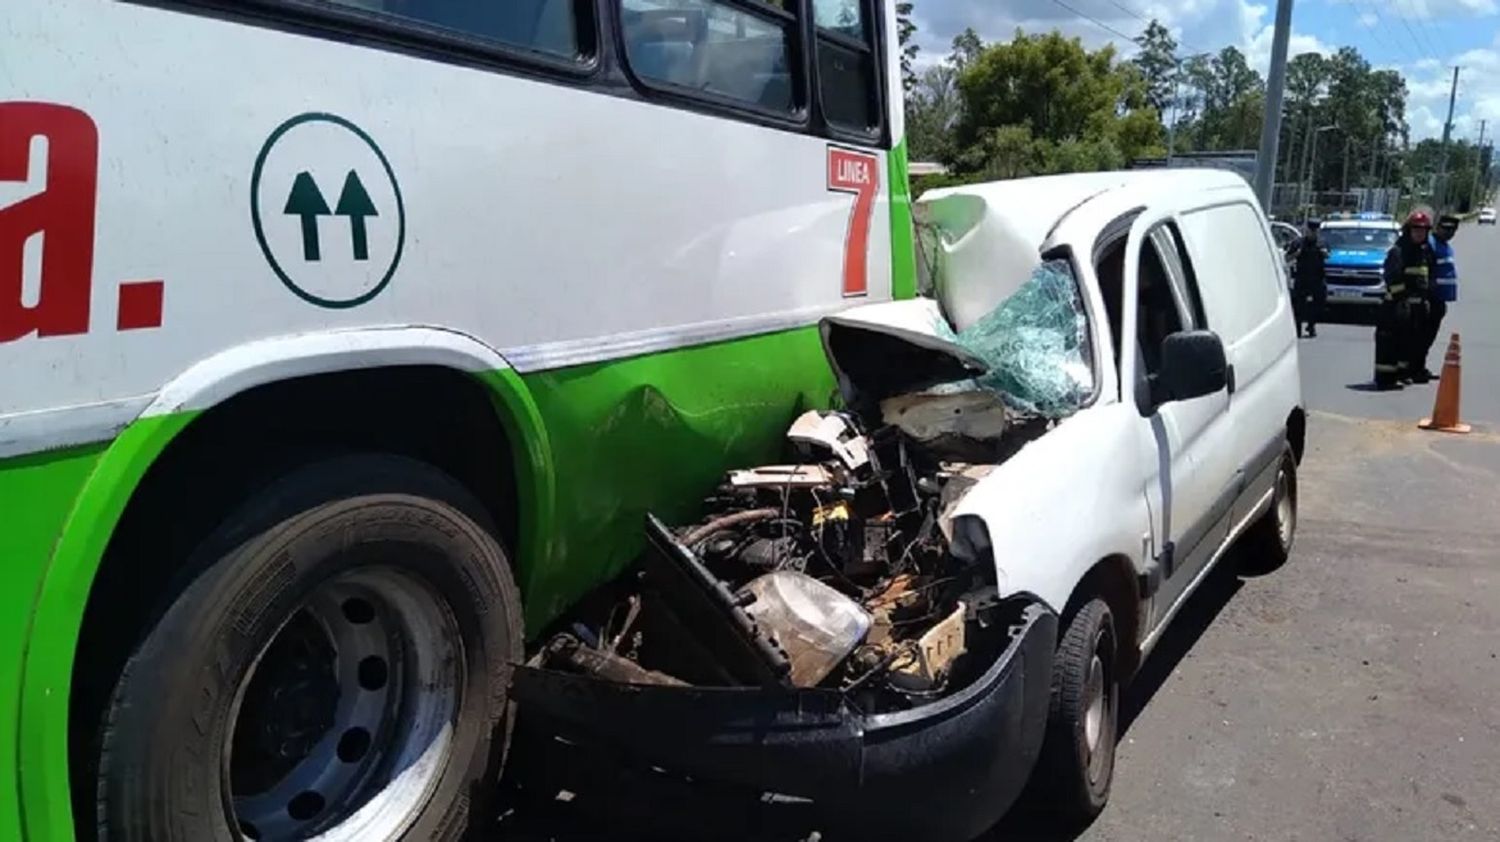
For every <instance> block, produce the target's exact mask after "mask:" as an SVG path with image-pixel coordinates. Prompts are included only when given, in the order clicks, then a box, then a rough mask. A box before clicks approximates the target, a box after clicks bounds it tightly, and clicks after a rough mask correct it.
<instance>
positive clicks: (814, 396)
mask: <svg viewBox="0 0 1500 842" xmlns="http://www.w3.org/2000/svg"><path fill="white" fill-rule="evenodd" d="M525 380H526V385H527V386H528V387H529V389H530V391H531V394H532V396H533V398H534V399H535V400H536V404H537V407H538V408H539V409H540V411H541V413H542V415H543V417H545V418H546V420H547V432H548V436H549V438H550V440H551V446H552V456H553V460H554V469H555V478H556V483H557V510H556V512H557V514H556V520H555V521H554V523H553V525H552V527H551V529H549V530H548V532H549V533H550V538H551V541H550V545H549V548H548V549H549V554H548V555H547V556H546V557H542V558H531V559H525V560H524V561H523V568H524V569H523V574H524V580H523V581H522V583H521V587H522V591H523V595H524V602H525V605H526V620H527V629H528V631H530V632H532V633H535V632H537V631H539V630H540V628H541V626H542V625H544V624H545V623H546V622H547V621H549V620H551V619H552V618H553V617H555V616H556V615H557V614H558V613H559V612H560V611H562V610H563V609H564V608H566V607H567V606H568V605H569V604H570V603H571V602H572V601H573V600H575V599H577V598H578V597H580V596H582V595H583V594H584V593H586V592H587V591H588V590H589V589H590V588H591V587H593V586H595V585H597V584H598V583H599V582H600V581H602V580H603V579H604V578H606V577H608V576H610V575H613V574H615V573H618V572H619V571H620V570H621V569H622V568H623V567H624V566H625V565H626V564H628V563H629V562H630V561H631V560H632V559H634V558H635V556H636V554H637V553H638V552H639V551H640V549H641V547H642V543H643V540H642V539H643V535H644V533H643V532H642V524H643V523H644V519H645V514H646V513H647V512H648V511H650V512H655V513H657V514H659V515H661V516H662V517H663V518H666V519H667V521H668V522H672V521H674V520H685V519H688V518H691V517H694V516H695V515H696V514H697V512H696V511H695V508H694V507H696V505H697V501H699V500H701V499H702V497H703V495H704V494H705V493H706V492H707V491H709V490H710V489H712V488H713V486H714V484H715V483H717V482H718V481H719V480H720V479H721V477H722V476H723V472H724V470H725V469H726V468H729V467H732V466H736V465H740V466H743V465H753V464H764V463H766V462H770V461H777V460H780V459H784V458H785V439H784V438H783V436H784V434H785V432H786V429H787V426H788V425H789V424H790V423H791V421H792V420H793V419H794V418H795V417H796V416H797V415H798V414H799V413H801V412H803V411H805V410H807V409H813V408H821V407H826V406H828V405H829V403H830V401H831V400H832V398H833V396H834V393H835V388H836V387H835V384H834V381H833V375H832V373H831V372H830V371H829V368H828V363H827V361H826V360H825V359H824V357H823V351H822V345H821V343H820V340H819V338H818V333H817V330H816V329H815V328H801V329H798V330H793V331H787V332H784V333H780V334H773V335H769V336H760V337H754V338H750V339H741V340H736V341H733V342H723V343H718V344H715V345H706V346H701V347H698V348H692V349H685V350H681V351H675V352H671V353H665V354H656V355H652V356H647V357H640V358H636V359H632V360H626V361H620V362H613V363H605V364H599V365H586V366H578V367H574V368H566V369H560V370H557V371H550V372H545V373H541V374H534V375H530V376H527V377H526V378H525Z"/></svg>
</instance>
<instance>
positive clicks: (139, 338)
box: [0, 0, 892, 423]
mask: <svg viewBox="0 0 1500 842" xmlns="http://www.w3.org/2000/svg"><path fill="white" fill-rule="evenodd" d="M0 32H3V33H6V34H5V43H4V47H3V49H0V62H4V64H3V65H0V67H3V75H4V78H6V79H7V90H6V92H5V96H6V97H7V98H9V99H12V100H14V101H15V102H12V103H6V104H0V108H6V107H7V106H9V107H10V110H9V111H7V112H6V113H7V114H8V115H9V116H8V117H7V118H0V149H10V150H12V151H11V152H10V157H11V158H12V159H14V160H11V161H8V162H6V163H5V167H6V172H7V175H6V177H7V178H10V177H11V176H10V175H9V173H10V172H11V171H16V170H19V171H20V172H24V173H25V180H24V182H19V183H18V182H12V181H6V182H0V241H5V242H9V240H7V239H6V238H7V237H10V238H11V239H15V238H17V237H22V238H24V237H25V236H26V235H27V234H28V232H31V231H33V230H35V231H44V232H45V234H46V237H45V239H42V238H36V237H30V238H29V240H28V243H29V244H28V246H27V248H26V252H27V256H26V258H25V261H26V262H25V270H24V271H25V272H26V276H27V282H26V284H24V285H23V286H24V287H25V288H26V290H27V292H26V293H25V294H24V295H23V298H28V299H29V298H33V297H35V298H39V299H40V301H41V305H40V307H30V308H28V306H27V304H26V303H24V302H23V303H19V304H18V302H14V301H4V302H0V323H3V324H4V325H6V326H10V327H14V328H15V330H14V331H0V347H4V349H5V354H6V357H7V361H8V365H7V371H6V373H5V375H4V381H3V382H4V385H5V388H0V417H4V416H7V415H10V414H13V413H21V412H28V411H35V410H37V409H43V408H57V407H82V406H89V405H95V404H99V403H103V402H109V401H118V400H121V399H124V398H134V397H137V396H141V395H151V394H153V393H155V392H156V391H157V390H159V389H161V388H162V385H163V384H164V383H166V382H168V381H169V380H171V379H172V378H173V377H175V376H176V375H178V374H179V373H180V372H182V371H184V370H185V369H187V368H188V367H189V366H191V365H192V364H193V363H194V362H196V361H198V360H201V359H203V358H205V357H207V356H210V355H213V354H215V353H218V352H221V351H223V350H225V349H227V348H232V347H235V346H239V345H242V344H244V343H247V342H253V341H256V340H260V339H265V338H268V337H273V336H287V335H292V334H297V333H302V332H307V331H316V330H329V329H338V328H348V327H364V326H376V325H433V326H439V327H445V328H451V329H454V330H458V331H461V332H463V333H465V334H468V335H470V336H473V337H475V338H477V339H478V340H479V341H481V342H483V343H484V344H486V345H488V346H489V347H491V348H495V349H497V350H499V351H500V352H501V354H502V355H504V356H505V358H506V359H507V360H509V361H510V362H511V363H512V364H513V365H514V366H515V367H516V368H517V370H520V371H523V372H532V371H539V370H546V369H551V368H558V367H563V366H571V365H576V364H579V363H584V362H602V361H605V360H610V359H623V358H627V357H632V356H637V355H640V354H643V353H652V352H655V351H662V350H671V349H674V348H681V347H687V346H691V345H695V344H701V343H704V342H709V341H717V340H722V339H726V338H732V337H742V336H749V335H755V334H758V333H766V332H771V331H775V330H782V329H786V328H788V327H791V326H794V325H798V324H801V325H807V324H811V323H812V322H814V321H815V320H816V319H817V318H818V316H820V315H822V314H824V313H827V312H831V311H834V310H837V309H840V308H842V307H843V306H845V305H846V304H849V303H859V302H862V301H866V300H881V299H885V298H888V297H889V296H890V289H891V261H890V253H891V242H890V240H891V235H892V226H891V221H890V205H889V199H888V197H889V195H890V188H891V185H890V184H889V183H888V181H889V179H888V176H889V174H890V170H889V169H888V167H887V165H886V152H885V151H883V150H878V149H854V150H852V152H845V151H842V145H835V144H831V143H830V142H829V141H827V140H826V139H824V138H820V137H816V136H812V135H808V134H801V133H797V132H792V131H785V130H781V129H773V128H767V127H765V126H760V125H755V124H751V123H748V122H742V121H738V120H732V119H727V118H725V117H722V116H714V115H709V114H704V113H698V112H692V111H687V110H684V109H680V108H673V107H667V106H664V105H661V104H657V103H655V102H647V101H643V100H640V99H635V98H632V97H627V96H612V95H605V94H602V93H599V92H597V91H592V90H589V89H587V88H586V87H576V86H573V85H569V84H563V83H550V82H543V81H537V80H535V79H528V78H523V77H520V76H517V75H513V74H508V73H505V72H502V71H500V70H495V69H485V68H473V67H462V66H456V65H453V64H449V63H442V62H437V61H432V60H428V59H424V58H421V57H419V56H416V55H410V54H403V53H398V52H395V51H392V50H385V49H379V48H376V47H373V46H361V45H356V44H350V43H341V42H338V41H334V40H330V39H326V38H319V37H314V36H312V35H307V34H300V33H297V32H292V31H287V30H280V29H273V28H270V27H266V26H253V25H248V24H246V23H243V22H238V21H232V20H224V19H217V18H211V17H206V16H201V15H197V14H192V13H190V12H186V11H177V10H168V9H162V8H157V7H151V6H146V5H140V4H133V3H103V2H98V0H19V2H10V3H3V4H0ZM79 56H87V57H88V60H87V61H81V60H79V59H78V57H79ZM22 117H24V118H25V119H22ZM836 149H838V150H840V151H839V152H838V154H840V155H845V156H847V155H849V154H853V155H855V156H856V157H857V158H858V159H859V160H860V161H861V166H860V168H859V169H858V170H857V172H858V173H859V175H860V176H861V177H866V175H867V174H868V175H872V176H875V177H876V180H877V181H878V184H875V185H872V186H874V187H875V195H874V196H873V197H872V199H873V201H862V200H861V199H862V197H861V196H860V195H858V194H859V193H860V192H861V191H860V190H856V189H851V187H850V185H849V184H848V183H846V182H840V181H839V178H840V177H841V175H840V173H844V172H845V171H844V170H838V169H836V168H835V167H833V166H831V162H832V160H833V157H834V155H835V150H836ZM865 161H867V162H868V163H867V164H865V163H864V162H865ZM23 164H24V166H21V165H23ZM14 200H19V201H21V202H23V203H29V204H26V205H25V206H22V205H15V204H13V201H14ZM8 205H9V206H8ZM856 208H859V209H860V210H859V211H857V210H856ZM864 208H868V209H869V210H868V213H869V218H867V219H862V220H857V219H855V215H856V213H857V212H861V213H862V212H865V211H863V209H864ZM7 216H8V218H7ZM8 228H13V229H14V230H8ZM85 229H87V231H88V232H92V234H93V236H92V237H86V236H85ZM864 231H868V240H867V243H866V248H865V254H864V255H862V256H860V257H861V258H862V259H860V260H858V261H856V260H854V259H853V258H852V257H851V255H850V254H849V250H848V247H847V246H848V244H849V243H850V242H855V243H858V242H860V241H862V240H863V235H862V234H861V235H859V236H856V235H855V234H853V233H851V232H864ZM64 234H67V235H75V239H76V240H78V241H79V242H85V243H88V242H91V243H92V248H91V250H85V251H86V252H87V251H91V254H88V253H80V252H79V251H77V250H71V251H64V250H60V249H51V250H49V248H48V247H47V244H48V243H53V242H56V241H59V240H60V239H61V237H60V236H58V235H64ZM38 244H40V246H41V247H40V248H37V247H36V246H38ZM4 257H5V262H6V263H7V264H9V263H10V261H11V260H12V259H14V257H13V255H12V254H11V253H10V252H9V251H8V250H7V251H6V253H5V254H4ZM87 258H91V259H87ZM856 262H857V263H860V264H863V265H864V266H865V267H866V269H867V277H866V278H865V279H864V281H865V282H864V283H858V284H854V285H853V286H852V287H850V286H849V285H848V284H847V282H846V279H845V277H844V268H845V266H846V264H853V263H856ZM12 269H13V267H12V266H10V265H6V266H0V272H5V273H9V272H11V271H12ZM80 273H81V274H80ZM33 285H34V286H35V287H37V289H36V291H35V292H33V291H32V286H33ZM861 288H862V289H863V290H865V291H864V292H863V293H861V292H860V290H861ZM0 290H7V287H6V285H0ZM851 291H852V295H854V296H857V297H856V298H852V299H851V298H850V297H846V292H851ZM7 294H9V293H8V290H7ZM38 309H40V310H41V311H45V312H44V313H43V312H33V311H36V310H38ZM7 313H10V314H12V315H14V316H15V317H14V318H7V316H6V314H7ZM44 315H45V318H43V316H44ZM11 322H14V325H11ZM43 322H45V324H42V323H43ZM34 327H35V328H40V330H37V329H28V328H34ZM12 333H13V334H14V335H11V334H12ZM120 420H121V422H122V423H123V422H124V421H128V420H129V419H128V417H127V418H123V419H120Z"/></svg>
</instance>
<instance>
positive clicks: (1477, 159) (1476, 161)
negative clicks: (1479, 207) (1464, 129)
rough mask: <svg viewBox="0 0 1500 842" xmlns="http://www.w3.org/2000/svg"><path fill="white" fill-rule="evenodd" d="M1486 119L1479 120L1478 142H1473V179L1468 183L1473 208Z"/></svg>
mask: <svg viewBox="0 0 1500 842" xmlns="http://www.w3.org/2000/svg"><path fill="white" fill-rule="evenodd" d="M1488 122H1489V121H1488V120H1480V121H1479V142H1478V143H1476V144H1474V180H1473V181H1472V182H1471V183H1470V184H1469V208H1470V209H1471V210H1472V209H1473V208H1474V200H1475V196H1474V194H1475V193H1477V192H1479V169H1480V166H1481V165H1482V164H1483V163H1484V124H1485V123H1488Z"/></svg>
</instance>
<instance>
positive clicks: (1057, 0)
mask: <svg viewBox="0 0 1500 842" xmlns="http://www.w3.org/2000/svg"><path fill="white" fill-rule="evenodd" d="M1052 2H1054V3H1056V4H1057V5H1059V6H1061V7H1063V8H1064V9H1067V10H1068V11H1070V12H1072V13H1073V14H1075V15H1077V16H1079V17H1081V18H1083V19H1085V20H1087V21H1090V22H1092V23H1093V24H1094V25H1095V26H1097V27H1099V28H1101V29H1105V30H1108V31H1109V32H1112V33H1114V34H1115V35H1117V36H1119V37H1121V38H1124V39H1125V40H1126V41H1131V42H1134V41H1135V38H1134V37H1133V36H1130V35H1126V34H1125V33H1123V32H1121V31H1120V30H1118V29H1115V28H1114V27H1113V26H1110V25H1109V24H1107V23H1105V22H1104V21H1102V20H1099V19H1098V18H1096V17H1094V16H1093V15H1090V14H1086V13H1084V12H1080V11H1078V10H1077V9H1075V8H1073V7H1072V6H1069V5H1068V4H1067V3H1064V2H1063V0H1052Z"/></svg>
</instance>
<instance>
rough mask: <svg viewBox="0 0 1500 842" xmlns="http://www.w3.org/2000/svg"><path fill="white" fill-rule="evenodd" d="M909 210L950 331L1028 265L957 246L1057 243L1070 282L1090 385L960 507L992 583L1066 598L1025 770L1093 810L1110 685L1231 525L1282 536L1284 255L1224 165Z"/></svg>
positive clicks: (1286, 441)
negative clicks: (928, 253) (918, 215)
mask: <svg viewBox="0 0 1500 842" xmlns="http://www.w3.org/2000/svg"><path fill="white" fill-rule="evenodd" d="M922 205H923V206H924V208H925V212H926V216H927V217H928V218H929V219H931V220H933V221H934V222H935V223H936V224H938V225H939V226H940V228H946V230H941V231H940V237H939V238H938V239H939V241H940V242H939V243H938V248H937V249H936V251H937V252H938V258H939V259H938V260H936V261H932V260H929V261H927V262H926V264H925V265H927V266H929V267H930V266H933V265H934V263H935V264H936V266H937V268H938V271H937V272H936V273H935V276H934V277H932V278H931V279H930V284H931V287H932V291H933V293H934V295H935V297H936V298H937V300H938V302H939V304H940V306H941V308H942V310H943V312H944V314H945V315H946V316H947V317H948V319H949V320H950V321H951V322H952V326H953V328H954V329H956V330H958V331H960V332H961V334H962V331H963V330H964V329H965V328H967V327H970V325H971V324H972V321H971V320H972V319H974V318H976V315H975V314H980V313H985V312H987V311H989V310H991V309H992V308H994V307H995V306H996V305H997V304H998V303H999V302H1001V301H1002V300H1004V299H1005V298H1006V296H1008V295H1010V294H1011V293H1012V290H1013V289H1014V288H1015V284H1017V283H1019V282H1020V279H1021V278H1024V277H1025V276H1024V275H1022V276H1020V278H1018V277H1017V276H1016V275H1015V273H1014V272H1012V273H1011V275H1010V276H1009V277H1007V276H1006V275H1005V274H1004V273H1000V274H997V273H994V272H988V273H987V272H986V265H994V263H995V262H996V261H995V260H993V259H990V260H985V259H982V258H981V259H979V260H975V259H974V257H973V256H971V255H970V254H969V253H974V255H975V256H977V255H981V254H984V255H994V254H997V253H1003V252H1005V251H1007V250H1011V249H1024V250H1026V251H1027V253H1028V254H1029V255H1034V256H1037V257H1040V258H1042V259H1047V258H1057V259H1059V260H1061V261H1065V262H1066V265H1067V266H1069V267H1070V268H1071V270H1072V272H1073V273H1074V274H1075V277H1076V279H1077V283H1078V288H1079V290H1080V292H1081V297H1082V303H1083V305H1084V307H1083V314H1082V315H1083V317H1084V318H1086V320H1087V324H1088V331H1087V335H1088V337H1089V340H1090V341H1089V347H1090V354H1091V364H1092V365H1091V368H1092V372H1091V374H1090V379H1091V380H1092V388H1093V391H1092V394H1090V395H1089V396H1087V397H1086V398H1085V399H1084V401H1083V402H1082V404H1081V405H1080V407H1079V408H1078V409H1077V411H1076V412H1073V413H1072V414H1071V415H1069V416H1067V417H1066V418H1063V419H1061V420H1060V421H1059V422H1058V423H1057V425H1056V427H1055V428H1054V429H1051V430H1050V431H1048V432H1047V433H1046V434H1044V435H1041V436H1040V437H1038V438H1036V439H1035V440H1034V441H1031V442H1030V443H1029V444H1027V445H1026V446H1025V447H1023V448H1022V449H1021V450H1020V451H1019V452H1018V453H1016V454H1015V455H1014V456H1013V457H1011V458H1009V459H1008V460H1006V461H1005V462H1003V463H1002V464H1000V465H999V466H998V467H997V468H996V470H995V471H994V472H993V473H991V474H990V475H989V476H988V477H986V479H985V480H984V481H983V482H981V483H980V484H978V485H977V486H976V487H975V489H974V490H973V491H971V492H969V493H968V494H967V495H966V497H965V498H964V499H963V501H962V508H961V509H960V511H959V515H960V516H962V515H963V514H970V515H973V516H975V517H976V518H977V519H978V520H979V521H980V522H982V523H983V525H984V529H983V535H984V540H986V541H987V544H988V550H989V552H990V553H991V554H992V555H993V558H994V561H995V565H996V568H997V577H998V580H999V582H1000V583H1001V590H1002V592H1007V591H1008V592H1026V593H1031V594H1034V595H1036V596H1037V597H1038V598H1039V599H1040V600H1041V601H1042V602H1044V603H1045V604H1046V605H1048V606H1049V607H1051V608H1052V609H1053V610H1055V611H1057V612H1058V613H1059V615H1060V626H1059V635H1058V647H1057V650H1056V658H1055V661H1054V672H1053V693H1052V698H1051V709H1050V712H1049V726H1048V732H1047V736H1046V743H1045V745H1044V747H1043V750H1042V755H1041V759H1040V761H1039V763H1040V765H1039V767H1038V768H1039V771H1038V772H1037V773H1035V774H1039V775H1043V776H1044V779H1045V780H1047V781H1051V782H1053V784H1054V789H1055V794H1056V795H1057V796H1058V797H1059V798H1060V799H1063V800H1064V802H1065V803H1068V804H1070V805H1071V806H1072V807H1073V808H1074V809H1076V810H1077V811H1078V812H1081V813H1085V814H1093V813H1097V812H1098V810H1100V809H1101V808H1102V807H1103V805H1104V802H1105V800H1106V798H1107V796H1108V793H1109V786H1110V778H1111V773H1112V769H1113V755H1114V748H1115V747H1114V736H1115V733H1116V731H1115V729H1116V719H1115V716H1116V708H1117V700H1118V688H1119V687H1120V686H1121V685H1122V684H1123V683H1124V682H1126V681H1127V680H1128V679H1129V678H1130V677H1131V674H1132V673H1133V672H1134V671H1135V669H1136V667H1137V666H1138V664H1139V663H1140V662H1141V659H1142V658H1144V657H1145V656H1146V655H1147V654H1148V653H1149V652H1150V651H1151V648H1152V646H1153V645H1154V644H1155V643H1156V642H1157V641H1158V640H1159V639H1160V637H1161V634H1162V632H1163V630H1164V629H1165V628H1166V626H1167V624H1168V623H1169V622H1170V621H1171V619H1172V617H1173V616H1174V615H1175V614H1176V612H1177V610H1178V609H1179V608H1180V607H1181V606H1182V604H1183V602H1184V601H1185V600H1186V599H1187V597H1188V596H1189V595H1190V594H1191V593H1192V592H1193V590H1194V589H1195V588H1196V587H1197V586H1198V584H1199V583H1200V582H1202V581H1203V579H1204V578H1205V576H1206V575H1207V574H1208V572H1209V570H1210V569H1211V568H1212V567H1213V566H1214V564H1215V563H1216V562H1217V561H1219V559H1220V558H1221V557H1222V556H1223V555H1224V552H1225V550H1226V549H1227V548H1228V547H1229V546H1230V545H1231V544H1232V543H1233V542H1235V541H1236V540H1237V539H1240V538H1241V537H1243V538H1245V539H1248V540H1250V541H1253V542H1254V546H1253V547H1250V548H1247V550H1248V553H1247V555H1248V558H1249V559H1251V560H1253V562H1255V563H1256V564H1258V565H1261V566H1264V567H1274V566H1275V565H1277V564H1279V563H1280V562H1282V561H1284V560H1285V559H1286V556H1287V554H1288V552H1289V551H1290V549H1291V545H1292V539H1293V534H1294V530H1295V525H1296V512H1297V481H1296V472H1297V465H1298V463H1299V462H1300V460H1301V457H1302V453H1303V448H1304V442H1305V432H1306V414H1305V411H1304V409H1303V405H1302V394H1301V384H1300V380H1299V376H1298V368H1297V341H1296V332H1295V328H1294V325H1293V320H1292V317H1291V314H1290V312H1289V307H1290V303H1289V301H1288V299H1287V296H1286V294H1285V292H1284V290H1285V289H1286V281H1285V269H1284V266H1283V264H1282V261H1281V259H1280V255H1279V252H1278V249H1277V247H1276V245H1275V240H1274V238H1273V236H1272V232H1271V231H1270V229H1269V227H1268V224H1267V220H1266V218H1265V215H1264V214H1263V213H1262V211H1261V209H1260V206H1259V204H1258V203H1257V201H1256V198H1255V196H1254V194H1253V193H1252V192H1251V190H1250V188H1249V186H1248V185H1247V184H1246V183H1245V182H1244V180H1243V179H1241V178H1240V177H1239V176H1238V175H1234V174H1230V173H1224V172H1219V171H1210V170H1201V171H1200V170H1172V171H1147V172H1134V173H1101V174H1078V175H1064V176H1056V177H1046V178H1035V179H1025V180H1019V181H1009V182H998V183H992V184H983V185H974V186H967V187H957V188H952V189H948V190H942V191H934V192H931V193H928V194H927V195H926V196H924V197H923V202H922ZM954 221H956V222H957V223H958V224H957V225H954V224H953V223H954ZM928 245H929V247H931V245H932V238H928ZM944 269H946V271H943V270H944Z"/></svg>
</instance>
